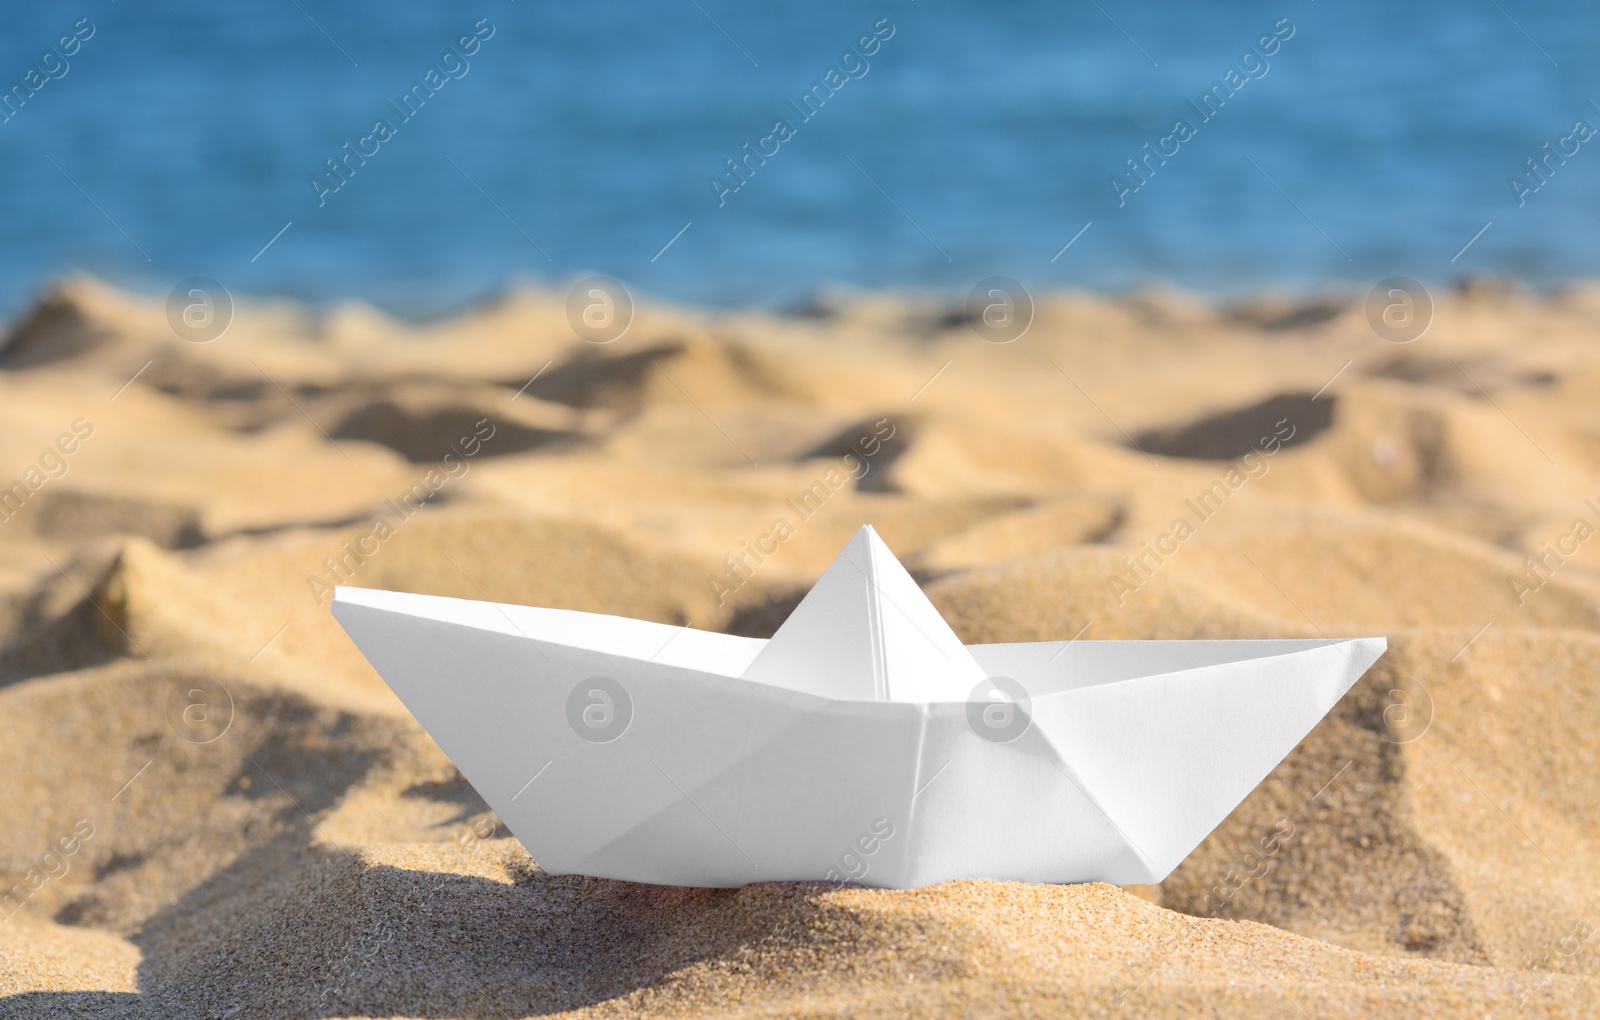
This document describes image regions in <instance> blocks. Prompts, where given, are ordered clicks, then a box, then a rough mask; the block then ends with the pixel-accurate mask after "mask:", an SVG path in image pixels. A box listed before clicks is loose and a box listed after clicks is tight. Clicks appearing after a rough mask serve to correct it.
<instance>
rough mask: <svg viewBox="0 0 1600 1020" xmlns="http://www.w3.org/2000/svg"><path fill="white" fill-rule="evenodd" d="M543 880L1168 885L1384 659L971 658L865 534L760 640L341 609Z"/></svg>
mask: <svg viewBox="0 0 1600 1020" xmlns="http://www.w3.org/2000/svg"><path fill="white" fill-rule="evenodd" d="M333 612H334V615H335V616H336V617H337V618H338V620H339V622H340V623H341V624H342V625H343V626H344V629H345V630H346V631H347V632H348V633H349V635H350V637H351V638H352V639H353V640H354V641H355V643H356V644H357V645H358V646H359V647H360V648H361V650H362V652H364V653H365V654H366V656H367V658H368V659H369V660H370V661H371V662H372V664H373V666H374V667H376V669H377V670H378V672H379V673H380V674H382V676H383V678H384V680H385V681H386V682H387V683H388V684H389V686H390V687H391V688H393V689H394V692H395V693H396V694H397V695H399V697H400V699H401V700H402V701H403V702H405V705H406V707H407V708H409V709H410V710H411V712H412V713H413V714H414V715H415V716H416V717H417V720H418V721H419V722H421V723H422V725H423V727H424V728H426V729H427V731H428V733H429V734H430V735H432V737H433V738H434V740H436V741H438V743H439V746H440V747H441V748H443V749H444V751H445V753H446V754H448V755H449V756H450V758H451V760H452V761H453V762H455V764H456V766H457V767H458V768H459V769H460V770H461V772H462V774H463V775H464V776H465V777H466V778H467V780H468V781H469V782H471V783H472V785H473V786H474V787H475V788H476V789H477V791H478V793H479V794H480V795H481V796H482V797H483V799H484V800H485V801H486V802H487V803H488V804H489V806H490V807H491V808H493V809H494V811H495V813H496V814H497V815H498V816H499V817H500V819H501V820H502V821H504V822H505V823H506V825H507V826H508V827H509V828H510V829H511V831H512V832H513V833H514V834H516V836H517V838H518V839H520V840H522V842H523V844H524V845H525V846H526V847H527V848H528V851H529V853H531V854H532V855H533V857H534V859H535V860H536V861H537V862H538V863H539V865H540V866H541V867H542V868H543V869H544V870H546V871H548V872H552V873H557V874H561V873H578V874H584V875H594V876H599V877H604V878H616V879H627V880H630V881H635V882H652V883H660V884H667V885H691V886H739V885H743V884H745V883H748V882H761V881H774V880H818V881H839V880H849V881H856V882H860V883H861V884H863V885H869V886H880V887H886V888H897V889H903V888H911V887H915V886H921V885H927V884H930V883H934V882H940V881H945V880H948V879H962V878H992V879H1015V880H1022V881H1029V882H1083V881H1091V880H1096V879H1098V880H1103V881H1107V882H1114V883H1119V884H1123V883H1135V882H1158V881H1160V880H1161V879H1162V878H1164V877H1165V876H1166V875H1167V874H1168V873H1169V872H1171V871H1172V869H1173V868H1175V867H1176V866H1177V865H1178V864H1179V862H1181V861H1182V860H1183V858H1184V857H1185V856H1187V855H1188V853H1189V851H1191V850H1192V849H1194V847H1195V846H1196V845H1198V844H1199V843H1200V841H1201V840H1202V839H1204V838H1205V837H1206V835H1207V834H1208V833H1210V832H1211V830H1212V829H1213V828H1215V827H1216V826H1217V824H1218V823H1220V822H1221V821H1222V820H1223V819H1224V818H1225V817H1226V816H1227V815H1228V813H1229V812H1230V811H1232V810H1233V809H1234V807H1236V806H1237V805H1238V804H1239V802H1240V801H1241V800H1243V799H1244V797H1245V796H1246V795H1247V794H1248V793H1249V792H1250V791H1251V790H1252V789H1253V788H1254V787H1255V785H1256V784H1257V783H1258V782H1260V781H1261V780H1262V779H1263V778H1264V777H1265V776H1266V775H1267V773H1268V772H1270V771H1271V770H1272V768H1273V767H1274V766H1276V765H1277V764H1278V762H1279V761H1281V760H1282V759H1283V757H1284V756H1285V755H1286V754H1288V753H1289V752H1290V751H1291V750H1293V748H1294V747H1295V745H1296V744H1297V743H1298V742H1299V741H1300V739H1301V738H1302V737H1304V736H1305V735H1306V733H1307V732H1308V731H1310V729H1311V728H1312V727H1313V726H1315V725H1316V724H1317V722H1318V720H1320V719H1321V718H1322V717H1323V715H1324V714H1326V713H1327V711H1328V710H1329V709H1330V708H1332V707H1333V705H1334V703H1335V702H1336V701H1338V700H1339V698H1340V696H1342V695H1343V694H1344V693H1345V691H1347V690H1349V688H1350V687H1351V685H1352V684H1354V683H1355V681H1356V680H1357V679H1358V678H1359V677H1360V676H1361V674H1362V673H1364V672H1365V671H1366V669H1367V667H1369V666H1370V665H1372V663H1373V662H1374V661H1376V660H1377V658H1378V656H1380V655H1382V654H1383V652H1384V649H1385V647H1386V642H1385V640H1384V639H1383V638H1356V639H1350V640H1315V641H1300V640H1295V641H1073V642H1067V643H1063V642H1060V641H1052V642H1037V643H1034V642H1030V643H1020V644H990V645H971V646H963V645H962V644H961V642H960V640H959V639H958V638H957V637H956V636H955V634H954V633H953V632H952V631H951V630H950V628H949V627H948V626H947V625H946V624H945V622H944V620H943V619H941V618H940V616H939V614H938V611H937V610H935V609H934V607H933V605H932V604H931V603H929V602H928V600H927V599H926V597H924V596H923V594H922V591H921V589H919V588H918V587H917V585H916V582H915V581H913V580H912V579H911V577H910V575H908V574H907V573H906V572H905V569H904V568H903V567H901V566H900V564H899V562H898V561H897V560H896V559H895V558H894V555H893V554H892V553H890V552H889V550H888V549H887V548H886V547H885V546H884V544H883V543H882V541H881V540H879V538H878V536H877V534H876V533H875V532H873V531H872V529H871V528H870V527H867V528H862V529H861V531H860V532H859V533H858V534H857V535H856V536H855V537H854V538H853V539H852V540H851V541H850V544H849V545H848V546H846V548H845V550H844V551H843V552H842V553H841V554H840V555H839V558H838V559H836V560H835V561H834V563H833V565H832V566H830V567H829V568H828V570H827V572H826V573H824V574H823V576H822V578H821V579H820V580H819V581H818V582H817V584H816V586H815V587H814V588H813V589H812V590H811V592H810V593H809V594H808V595H807V596H806V597H805V599H804V600H803V601H802V602H801V603H800V605H799V607H798V608H796V609H795V611H794V613H793V614H792V615H791V616H790V617H789V619H788V620H787V621H786V622H785V623H784V624H783V626H782V627H781V628H780V629H779V630H778V632H777V634H775V635H774V636H773V637H772V639H771V640H766V641H764V640H760V639H756V638H744V637H734V636H730V635H726V634H713V633H708V632H705V631H698V630H692V629H688V628H682V627H672V626H667V625H664V624H659V623H648V622H645V621H642V620H630V619H625V618H621V617H615V616H602V615H599V614H593V613H578V612H571V611H566V610H559V609H535V608H531V607H527V606H513V605H500V604H497V603H492V602H472V601H466V600H463V599H450V598H438V597H433V596H426V595H407V594H402V593H399V592H385V591H371V590H365V589H360V588H340V589H338V592H337V596H336V598H335V600H334V606H333Z"/></svg>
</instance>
